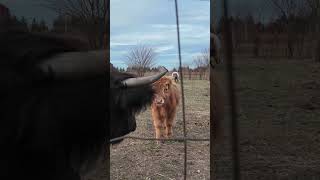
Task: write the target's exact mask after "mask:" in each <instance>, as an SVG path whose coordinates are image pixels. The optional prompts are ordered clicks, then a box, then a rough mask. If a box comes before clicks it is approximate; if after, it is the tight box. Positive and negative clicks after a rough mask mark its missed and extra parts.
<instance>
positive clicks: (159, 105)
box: [151, 76, 180, 143]
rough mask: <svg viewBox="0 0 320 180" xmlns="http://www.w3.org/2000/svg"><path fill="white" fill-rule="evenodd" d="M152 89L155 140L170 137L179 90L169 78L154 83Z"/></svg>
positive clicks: (178, 99) (165, 77)
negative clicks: (153, 94) (153, 92)
mask: <svg viewBox="0 0 320 180" xmlns="http://www.w3.org/2000/svg"><path fill="white" fill-rule="evenodd" d="M153 89H154V90H155V96H154V98H153V102H152V104H151V115H152V120H153V125H154V128H155V131H156V138H168V137H170V136H172V126H173V123H174V119H175V116H176V111H177V106H178V104H179V101H180V90H179V88H178V86H177V84H176V83H175V82H174V80H172V78H171V77H169V76H164V77H162V78H161V79H159V80H158V81H157V82H155V83H154V84H153ZM163 129H164V130H165V133H163ZM158 143H159V142H158Z"/></svg>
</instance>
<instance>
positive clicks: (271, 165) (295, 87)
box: [214, 58, 320, 180]
mask: <svg viewBox="0 0 320 180" xmlns="http://www.w3.org/2000/svg"><path fill="white" fill-rule="evenodd" d="M235 77H236V95H237V100H238V116H237V117H238V122H239V131H240V132H239V139H240V170H241V176H242V179H244V180H247V179H254V180H255V179H270V180H271V179H288V180H289V179H299V180H300V179H305V180H309V179H320V170H319V167H320V155H319V154H320V63H315V62H312V61H311V60H307V59H300V60H283V59H274V60H270V59H239V58H238V59H236V63H235ZM224 82H225V81H224ZM227 108H228V106H227ZM228 112H229V111H228V109H227V111H226V115H228ZM229 121H230V119H229V118H228V117H227V118H226V119H225V121H224V125H223V127H224V134H225V136H224V139H223V142H222V143H221V144H219V145H217V146H216V150H215V151H214V157H215V179H219V180H220V179H221V180H222V179H223V180H226V179H232V161H231V160H232V156H231V147H230V132H229V131H228V129H230V128H229V127H230V126H229V125H230V124H229Z"/></svg>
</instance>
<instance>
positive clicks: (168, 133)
mask: <svg viewBox="0 0 320 180" xmlns="http://www.w3.org/2000/svg"><path fill="white" fill-rule="evenodd" d="M171 136H172V123H170V122H168V121H167V123H166V138H169V137H171Z"/></svg>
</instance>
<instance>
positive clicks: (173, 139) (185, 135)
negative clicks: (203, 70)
mask: <svg viewBox="0 0 320 180" xmlns="http://www.w3.org/2000/svg"><path fill="white" fill-rule="evenodd" d="M174 4H175V15H176V27H177V43H178V55H179V70H180V73H181V76H180V81H181V83H180V87H181V101H182V102H181V106H182V119H183V137H176V138H170V139H162V138H161V139H160V138H144V137H136V136H130V135H125V136H122V137H118V138H114V139H112V140H110V142H116V141H119V140H123V139H136V140H142V141H176V142H183V143H184V163H183V166H184V168H183V179H184V180H186V179H187V141H210V139H209V138H189V137H187V132H186V117H185V99H184V81H183V80H184V78H185V77H186V76H187V75H184V72H183V71H182V61H181V46H180V29H179V14H178V2H177V0H175V1H174ZM197 75H198V74H197ZM198 76H199V75H198ZM199 79H202V78H201V77H199Z"/></svg>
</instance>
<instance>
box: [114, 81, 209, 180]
mask: <svg viewBox="0 0 320 180" xmlns="http://www.w3.org/2000/svg"><path fill="white" fill-rule="evenodd" d="M179 85H180V84H179ZM184 91H185V112H186V122H187V123H186V127H187V135H188V137H192V138H209V136H210V130H209V120H210V119H209V118H210V110H209V109H210V104H209V102H210V99H209V98H210V97H209V95H210V94H209V81H206V80H192V81H188V80H185V82H184ZM182 122H183V120H182V108H181V104H180V106H179V108H178V112H177V117H176V123H175V126H174V129H173V138H174V137H182V136H183V123H182ZM131 135H132V136H138V137H150V138H153V137H154V136H155V135H154V128H153V125H152V120H151V115H150V109H147V110H146V111H145V112H143V113H141V114H140V115H139V116H138V117H137V130H136V131H135V132H133V133H132V134H131ZM110 158H111V159H110V166H111V167H110V174H111V175H110V177H111V179H112V180H118V179H121V180H124V179H130V180H131V179H136V180H140V179H141V180H154V179H155V180H170V179H183V163H184V144H183V142H165V143H164V144H162V145H157V144H156V142H155V141H141V140H132V139H127V140H124V141H123V142H122V143H120V144H118V145H114V146H112V147H111V150H110ZM209 158H210V153H209V142H188V143H187V174H188V179H199V180H202V179H209V168H210V167H209V162H210V160H209Z"/></svg>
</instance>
